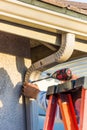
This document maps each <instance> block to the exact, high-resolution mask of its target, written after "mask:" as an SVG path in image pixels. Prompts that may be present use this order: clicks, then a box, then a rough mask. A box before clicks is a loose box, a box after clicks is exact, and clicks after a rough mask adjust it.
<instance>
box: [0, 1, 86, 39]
mask: <svg viewBox="0 0 87 130" xmlns="http://www.w3.org/2000/svg"><path fill="white" fill-rule="evenodd" d="M0 18H1V19H2V20H8V21H13V22H14V23H20V24H22V25H26V26H30V25H31V26H32V25H35V26H36V27H38V28H45V29H47V30H50V31H51V30H52V31H53V30H54V31H55V32H56V31H58V30H59V31H63V32H70V33H74V34H75V35H76V36H77V37H80V36H81V37H87V21H85V20H81V19H78V18H74V17H71V16H67V15H65V14H61V13H57V12H54V11H50V10H47V9H42V8H40V7H36V6H33V5H30V4H25V3H23V2H19V1H12V0H4V1H3V0H0Z"/></svg>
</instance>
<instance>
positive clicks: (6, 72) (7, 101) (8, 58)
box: [0, 34, 31, 130]
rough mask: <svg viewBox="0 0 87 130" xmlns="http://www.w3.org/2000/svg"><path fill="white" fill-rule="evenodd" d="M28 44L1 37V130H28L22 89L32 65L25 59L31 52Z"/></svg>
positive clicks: (11, 37) (20, 40)
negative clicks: (27, 71) (26, 73)
mask: <svg viewBox="0 0 87 130" xmlns="http://www.w3.org/2000/svg"><path fill="white" fill-rule="evenodd" d="M8 42H9V43H10V44H8ZM20 42H21V46H20ZM11 43H12V44H11ZM18 43H19V45H18ZM22 43H25V44H24V46H22ZM27 43H28V40H26V39H24V38H18V37H16V36H10V35H5V34H3V35H0V130H26V120H25V106H24V103H23V97H22V96H21V89H22V83H23V80H24V74H25V71H26V69H27V67H29V66H30V64H31V61H30V59H28V58H24V57H25V53H26V52H28V51H29V43H28V44H27ZM13 45H14V46H13ZM14 50H15V51H14ZM18 50H19V51H18ZM1 51H2V52H1ZM15 52H16V53H15ZM18 54H21V55H20V56H19V55H18Z"/></svg>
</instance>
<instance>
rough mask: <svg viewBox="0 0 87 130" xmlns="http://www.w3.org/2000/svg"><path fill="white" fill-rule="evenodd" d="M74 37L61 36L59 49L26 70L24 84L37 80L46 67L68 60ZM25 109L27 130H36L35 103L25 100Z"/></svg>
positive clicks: (72, 35) (36, 114)
mask: <svg viewBox="0 0 87 130" xmlns="http://www.w3.org/2000/svg"><path fill="white" fill-rule="evenodd" d="M74 43H75V35H74V34H71V33H66V34H62V41H61V46H60V49H59V50H58V51H57V52H56V53H54V54H52V55H50V56H48V57H46V58H43V59H41V60H39V61H37V62H35V63H34V64H32V65H31V67H30V68H29V69H28V70H27V72H26V74H25V82H29V80H31V81H32V80H38V79H39V76H40V74H41V73H42V71H44V70H46V69H47V68H48V67H52V66H54V65H56V64H59V63H62V62H64V61H66V60H68V59H69V57H70V56H71V55H72V53H73V50H74ZM25 108H26V123H27V130H38V129H39V126H38V122H39V121H38V110H37V109H38V107H37V103H36V102H35V101H34V100H33V101H32V99H28V98H26V99H25Z"/></svg>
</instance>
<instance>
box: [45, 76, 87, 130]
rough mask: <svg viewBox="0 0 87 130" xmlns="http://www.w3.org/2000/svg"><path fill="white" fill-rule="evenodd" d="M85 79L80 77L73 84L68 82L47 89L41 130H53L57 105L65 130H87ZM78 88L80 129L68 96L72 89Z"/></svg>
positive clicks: (86, 89)
mask: <svg viewBox="0 0 87 130" xmlns="http://www.w3.org/2000/svg"><path fill="white" fill-rule="evenodd" d="M86 79H87V78H85V77H81V78H79V79H77V80H75V81H74V82H73V81H69V82H67V83H64V84H61V85H58V86H51V87H49V88H48V91H47V98H48V99H49V100H48V108H47V111H46V119H45V123H44V128H43V130H53V127H54V122H55V115H56V109H57V104H58V105H59V107H60V111H61V115H62V120H63V123H64V128H65V130H86V129H87V88H86V87H83V85H84V84H85V81H86ZM70 82H71V83H70ZM66 85H67V86H66ZM85 85H86V84H85ZM78 87H82V96H81V112H80V127H78V123H77V119H76V115H75V110H74V106H73V102H72V97H71V94H70V92H71V91H73V88H74V89H77V88H78ZM66 90H67V91H66ZM66 92H68V93H66Z"/></svg>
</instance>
